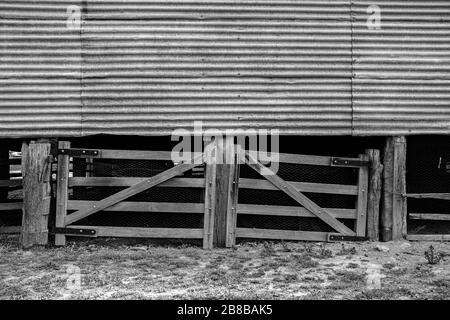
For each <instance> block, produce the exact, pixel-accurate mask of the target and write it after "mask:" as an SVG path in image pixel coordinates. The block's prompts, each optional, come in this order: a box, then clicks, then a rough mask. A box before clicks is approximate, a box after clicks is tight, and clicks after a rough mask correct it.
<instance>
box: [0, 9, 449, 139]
mask: <svg viewBox="0 0 450 320" xmlns="http://www.w3.org/2000/svg"><path fill="white" fill-rule="evenodd" d="M371 4H373V2H372V1H366V0H360V1H356V0H353V1H350V0H345V1H339V0H336V1H331V0H309V1H306V0H305V1H300V0H295V1H294V0H265V1H263V0H244V1H233V0H196V1H195V0H186V1H181V0H178V1H174V0H172V1H156V0H130V1H122V0H104V1H99V0H84V1H81V0H77V1H72V0H64V1H50V0H34V1H28V0H2V1H1V2H0V19H1V24H0V28H1V29H0V37H1V38H0V44H1V48H2V51H1V56H0V68H1V72H0V136H3V137H10V136H27V137H30V136H80V135H90V134H97V133H110V134H141V135H150V134H157V135H162V134H170V133H171V131H172V130H173V129H175V128H187V129H191V128H192V125H193V122H194V121H195V120H202V121H203V124H204V128H205V129H208V128H221V129H225V128H233V129H238V128H241V129H242V128H243V129H245V128H268V129H279V130H280V131H281V133H283V134H298V135H350V134H355V135H388V134H389V135H390V134H407V133H411V134H417V133H450V121H449V119H450V99H449V98H450V64H449V63H450V32H449V31H450V22H449V18H450V2H449V1H406V0H402V1H377V2H376V4H377V5H379V6H380V8H381V17H382V25H381V27H382V28H381V30H368V29H367V27H366V20H367V16H368V15H367V13H366V9H367V7H368V6H369V5H371ZM69 5H78V6H80V8H81V9H82V12H83V24H82V28H81V30H79V31H77V30H69V29H67V27H66V19H67V7H68V6H69ZM351 9H352V10H353V12H351ZM351 16H353V17H354V19H351ZM352 39H353V42H352ZM352 62H353V63H352Z"/></svg>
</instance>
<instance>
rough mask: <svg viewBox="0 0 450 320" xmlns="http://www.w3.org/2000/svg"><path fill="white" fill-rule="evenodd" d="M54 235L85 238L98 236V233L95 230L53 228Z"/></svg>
mask: <svg viewBox="0 0 450 320" xmlns="http://www.w3.org/2000/svg"><path fill="white" fill-rule="evenodd" d="M52 233H54V234H65V235H71V236H72V235H73V236H85V237H95V236H96V235H97V231H96V230H94V229H81V228H53V230H52Z"/></svg>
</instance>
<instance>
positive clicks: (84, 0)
mask: <svg viewBox="0 0 450 320" xmlns="http://www.w3.org/2000/svg"><path fill="white" fill-rule="evenodd" d="M86 16H87V0H82V1H81V17H80V19H81V21H80V63H81V67H80V101H81V117H80V135H81V136H84V130H83V122H84V109H85V108H84V97H83V92H84V53H83V52H84V49H83V37H84V35H83V28H84V18H85V17H86Z"/></svg>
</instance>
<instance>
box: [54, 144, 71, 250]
mask: <svg viewBox="0 0 450 320" xmlns="http://www.w3.org/2000/svg"><path fill="white" fill-rule="evenodd" d="M58 148H60V149H67V148H70V142H68V141H59V143H58ZM69 162H70V159H69V156H67V155H58V168H57V185H56V220H55V227H56V228H64V227H65V226H66V222H65V219H66V216H67V200H68V196H69V195H68V192H69V190H68V182H69ZM65 244H66V236H65V235H64V234H56V235H55V245H57V246H63V245H65Z"/></svg>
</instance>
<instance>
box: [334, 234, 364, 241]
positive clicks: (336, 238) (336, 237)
mask: <svg viewBox="0 0 450 320" xmlns="http://www.w3.org/2000/svg"><path fill="white" fill-rule="evenodd" d="M327 240H328V241H329V242H333V241H354V242H362V241H367V240H368V238H367V237H359V236H346V235H341V234H328V239H327Z"/></svg>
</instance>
